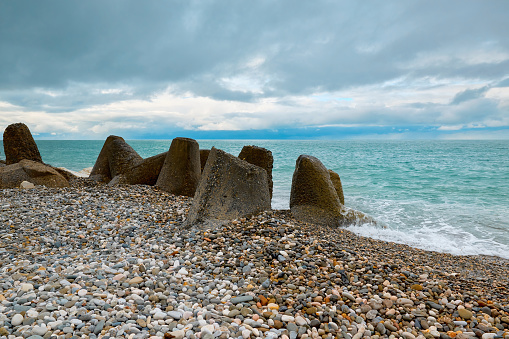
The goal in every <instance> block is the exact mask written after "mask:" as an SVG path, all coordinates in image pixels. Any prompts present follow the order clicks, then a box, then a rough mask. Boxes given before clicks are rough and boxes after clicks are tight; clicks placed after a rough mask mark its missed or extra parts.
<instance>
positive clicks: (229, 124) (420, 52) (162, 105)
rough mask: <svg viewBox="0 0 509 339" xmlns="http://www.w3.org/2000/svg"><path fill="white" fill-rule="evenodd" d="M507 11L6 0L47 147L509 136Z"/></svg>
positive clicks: (26, 109) (5, 69) (458, 3)
mask: <svg viewBox="0 0 509 339" xmlns="http://www.w3.org/2000/svg"><path fill="white" fill-rule="evenodd" d="M508 13H509V1H507V0H490V1H481V0H476V1H471V0H448V1H439V0H392V1H378V0H365V1H356V0H352V1H321V0H314V1H277V0H270V1H269V0H257V1H239V0H230V1H228V0H226V1H212V0H200V1H193V0H185V1H178V0H176V1H159V0H157V1H156V0H145V1H134V0H109V1H103V0H100V1H96V0H87V1H81V0H80V1H77V0H48V1H32V0H30V1H26V0H15V1H14V0H0V128H1V129H2V130H3V129H5V127H7V126H8V125H9V124H11V123H16V122H24V123H26V124H27V125H28V126H29V128H30V130H31V131H32V133H33V134H34V137H35V138H36V139H95V140H102V139H104V138H106V137H107V136H108V135H111V134H113V135H120V136H122V137H124V138H126V139H171V138H173V137H176V136H186V137H194V138H197V139H226V138H249V139H278V138H284V139H509V34H508V33H507V32H509V20H508V19H507V18H508Z"/></svg>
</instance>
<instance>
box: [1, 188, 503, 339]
mask: <svg viewBox="0 0 509 339" xmlns="http://www.w3.org/2000/svg"><path fill="white" fill-rule="evenodd" d="M191 200H192V199H190V198H184V197H176V196H172V195H169V194H167V193H164V192H161V191H159V190H157V189H155V188H153V187H149V186H121V187H107V186H96V185H93V184H91V183H90V182H89V181H88V180H86V179H78V180H76V181H75V182H74V184H73V187H71V188H65V189H46V188H36V189H33V190H17V189H13V190H5V191H4V192H3V195H2V196H0V205H1V208H2V209H1V210H2V213H0V215H1V218H2V220H1V222H2V224H4V225H6V226H7V227H5V228H4V229H3V230H2V231H1V234H0V238H1V239H2V244H1V245H0V246H2V247H0V260H1V261H0V281H6V282H8V284H10V286H8V285H5V284H4V285H2V284H0V337H2V335H7V334H5V333H6V331H7V332H8V333H9V334H8V335H14V336H19V335H21V334H22V333H24V332H27V331H30V334H32V335H40V334H37V333H42V332H44V334H43V335H41V337H45V336H46V338H47V337H49V336H50V335H54V336H56V337H60V336H61V337H62V338H64V337H65V336H66V335H67V334H73V335H76V336H78V337H79V336H82V335H86V336H90V337H94V336H100V335H110V336H122V335H126V336H127V335H133V334H134V335H133V337H140V338H146V337H150V336H154V337H163V336H164V335H165V334H169V333H172V334H171V335H172V336H173V337H175V338H178V337H179V336H182V337H183V336H188V337H191V338H192V336H194V337H196V338H200V339H203V338H212V337H215V334H217V335H218V337H221V336H223V337H225V338H226V337H228V336H231V337H239V336H240V337H244V338H249V337H252V338H257V337H273V338H276V337H281V338H284V339H286V338H288V339H291V338H292V337H315V336H325V337H335V336H337V335H339V336H341V337H344V338H348V339H350V338H352V337H355V336H357V337H358V338H360V337H362V336H364V335H367V334H369V336H371V337H375V336H380V337H391V336H393V337H394V338H396V337H404V338H409V339H412V338H415V337H420V336H422V337H423V338H428V337H429V338H430V339H431V337H437V336H436V334H438V336H439V337H442V338H445V339H447V338H448V337H456V336H458V335H463V334H459V333H457V332H464V333H466V334H465V336H468V335H470V333H473V334H474V335H479V334H480V335H481V336H482V335H483V334H487V333H493V334H498V335H502V337H507V338H509V327H508V323H506V322H505V320H508V321H509V318H507V317H508V316H509V277H508V275H509V274H508V273H509V260H507V259H503V258H498V257H488V256H481V255H479V256H455V255H452V254H447V253H440V252H431V251H425V250H421V249H416V248H412V247H410V246H408V245H403V244H398V243H389V242H385V241H382V240H376V239H371V238H366V237H362V236H358V235H355V234H354V233H352V232H350V231H348V230H346V229H334V230H331V229H327V228H323V227H316V226H314V225H309V224H304V223H299V222H297V221H296V220H294V219H293V218H292V217H291V215H290V213H289V211H288V210H277V211H271V212H266V213H262V214H260V215H258V216H254V217H251V218H247V219H241V220H234V221H231V222H228V223H227V224H226V225H225V226H224V227H221V228H218V229H216V230H193V229H191V230H185V229H182V228H181V227H179V225H180V224H181V223H182V222H183V221H184V220H185V217H186V209H188V208H189V206H190V202H191ZM7 201H8V203H7ZM8 204H9V205H10V206H9V207H7V205H8ZM27 216H28V218H27ZM9 220H10V221H12V222H11V223H10V222H9ZM27 261H28V262H27ZM14 278H16V279H14ZM212 285H214V286H212ZM207 287H208V288H207ZM80 291H81V292H80ZM140 298H141V299H140ZM236 298H241V299H236ZM264 298H265V299H264ZM444 298H445V299H444ZM29 299H30V300H31V301H28V300H29ZM25 300H26V301H25ZM63 300H67V302H66V303H64V302H63ZM264 300H265V301H264ZM23 301H25V302H24V303H23ZM487 308H488V309H489V312H488V309H487ZM460 310H464V311H460ZM483 310H484V311H483ZM61 311H63V312H61ZM175 312H177V313H175ZM36 313H37V314H36ZM63 313H66V315H62V314H63ZM488 313H490V315H488ZM17 314H19V315H21V316H22V317H23V320H22V322H21V323H20V324H17V325H14V324H16V323H17V320H18V319H19V316H18V317H17V318H16V319H14V317H15V316H16V315H17ZM486 317H488V318H486ZM53 319H54V320H53ZM130 320H132V322H129V321H130ZM483 320H485V322H483ZM59 321H60V322H59ZM490 321H492V322H490ZM486 323H487V324H486ZM101 325H102V327H101ZM142 325H144V326H142ZM191 325H192V326H191ZM210 325H212V326H211V327H210ZM497 325H498V326H499V327H501V328H502V329H500V328H497ZM207 326H208V327H207ZM42 327H44V328H42ZM425 327H427V328H425ZM2 328H3V329H4V330H2ZM189 331H190V332H189ZM478 331H482V332H483V333H480V332H478ZM96 332H97V333H96ZM368 332H369V333H368ZM2 333H3V334H2ZM47 333H50V335H47ZM26 334H28V332H27V333H26ZM113 334H114V335H113ZM359 334H361V335H360V336H359ZM210 336H212V337H210ZM349 336H350V337H349ZM430 336H431V337H430Z"/></svg>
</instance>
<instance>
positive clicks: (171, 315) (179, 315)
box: [154, 311, 182, 320]
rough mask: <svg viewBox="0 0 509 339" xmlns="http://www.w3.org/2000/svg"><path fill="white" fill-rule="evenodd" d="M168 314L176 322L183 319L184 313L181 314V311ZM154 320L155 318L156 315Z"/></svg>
mask: <svg viewBox="0 0 509 339" xmlns="http://www.w3.org/2000/svg"><path fill="white" fill-rule="evenodd" d="M167 314H168V316H170V317H172V318H173V319H175V320H180V318H182V313H180V312H179V311H170V312H168V313H167ZM154 318H155V315H154Z"/></svg>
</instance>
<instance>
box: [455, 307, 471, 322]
mask: <svg viewBox="0 0 509 339" xmlns="http://www.w3.org/2000/svg"><path fill="white" fill-rule="evenodd" d="M458 314H459V315H460V317H462V318H463V319H465V320H468V319H470V318H472V312H470V311H469V310H467V309H465V308H460V309H459V310H458Z"/></svg>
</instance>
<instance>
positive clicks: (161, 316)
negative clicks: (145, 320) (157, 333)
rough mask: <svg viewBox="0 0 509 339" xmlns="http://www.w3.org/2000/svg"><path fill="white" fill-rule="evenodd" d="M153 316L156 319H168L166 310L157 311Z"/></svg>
mask: <svg viewBox="0 0 509 339" xmlns="http://www.w3.org/2000/svg"><path fill="white" fill-rule="evenodd" d="M153 318H154V319H156V320H163V319H166V313H164V312H156V313H155V314H154V317H153Z"/></svg>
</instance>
